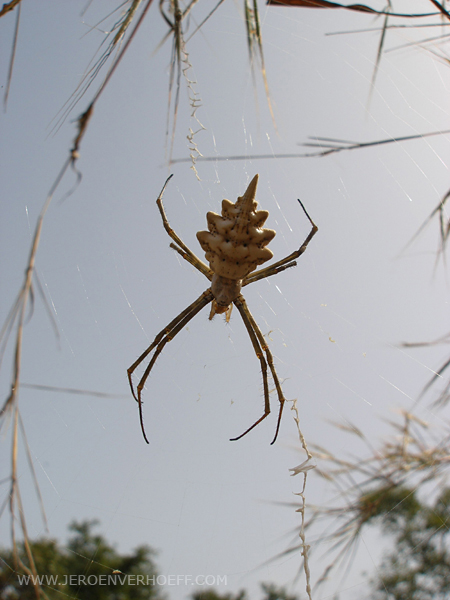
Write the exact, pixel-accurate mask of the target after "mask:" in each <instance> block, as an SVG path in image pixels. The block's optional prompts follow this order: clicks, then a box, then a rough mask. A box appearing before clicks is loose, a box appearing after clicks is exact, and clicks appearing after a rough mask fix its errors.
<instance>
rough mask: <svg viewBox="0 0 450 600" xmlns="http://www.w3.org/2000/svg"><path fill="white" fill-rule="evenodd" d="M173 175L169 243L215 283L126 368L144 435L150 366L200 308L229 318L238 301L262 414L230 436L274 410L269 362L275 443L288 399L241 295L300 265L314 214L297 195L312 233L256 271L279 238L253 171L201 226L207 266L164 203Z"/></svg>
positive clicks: (314, 227)
mask: <svg viewBox="0 0 450 600" xmlns="http://www.w3.org/2000/svg"><path fill="white" fill-rule="evenodd" d="M171 177H172V175H171V176H170V177H169V178H168V179H167V181H166V183H165V184H164V187H163V189H162V190H161V193H160V195H159V197H158V199H157V201H156V203H157V205H158V208H159V211H160V214H161V217H162V220H163V225H164V228H165V230H166V231H167V233H168V235H169V236H170V237H171V238H172V240H173V241H174V242H175V243H171V244H170V246H171V248H173V249H174V250H176V251H177V252H178V253H179V254H180V255H181V256H182V257H183V258H184V259H185V260H187V261H188V262H189V263H190V264H191V265H193V266H194V267H195V268H196V269H198V270H199V271H200V272H201V273H203V275H205V277H206V278H207V279H209V281H210V282H211V287H210V288H208V289H207V290H206V291H205V292H203V294H202V295H201V296H200V297H199V298H197V300H195V301H194V302H193V303H192V304H191V305H189V306H188V307H187V308H186V309H185V310H184V311H183V312H181V313H180V314H179V315H178V316H177V317H176V318H175V319H174V320H173V321H172V322H171V323H169V325H167V327H166V328H165V329H163V330H162V331H161V332H160V333H159V334H158V335H157V336H156V337H155V339H154V341H153V343H152V344H151V345H150V346H149V347H148V348H147V350H145V351H144V352H143V353H142V354H141V356H140V357H139V358H138V359H137V360H136V361H135V362H134V363H133V364H132V365H131V367H130V368H129V369H128V380H129V383H130V387H131V391H132V394H133V397H134V398H135V400H136V401H137V402H138V404H139V417H140V422H141V429H142V433H143V436H144V439H145V441H146V442H147V443H149V442H148V439H147V436H146V434H145V429H144V422H143V414H142V400H141V394H142V390H143V388H144V385H145V382H146V380H147V378H148V376H149V374H150V371H151V370H152V368H153V365H154V364H155V362H156V359H157V357H158V356H159V354H160V353H161V352H162V350H163V348H164V346H165V345H166V343H167V342H170V341H171V340H172V339H173V338H174V337H175V336H176V335H177V333H179V332H180V331H181V330H182V329H183V328H184V327H185V325H186V324H187V323H188V322H189V321H190V320H191V319H192V318H193V317H194V316H195V315H196V314H197V313H198V312H200V310H202V308H204V307H205V306H206V305H207V304H209V303H210V302H211V303H212V306H211V312H210V315H209V318H210V319H212V318H213V317H214V315H215V314H223V313H225V314H226V320H227V321H229V320H230V315H231V309H232V307H233V304H234V306H236V308H237V309H238V311H239V313H240V315H241V317H242V320H243V322H244V325H245V327H246V329H247V332H248V334H249V336H250V340H251V342H252V345H253V349H254V351H255V354H256V356H257V358H258V359H259V361H260V364H261V371H262V377H263V388H264V414H263V415H262V417H260V418H259V419H258V420H257V421H256V422H255V423H254V424H253V425H252V426H251V427H249V428H248V429H247V430H246V431H244V433H243V434H241V435H239V436H238V437H236V438H232V441H235V440H238V439H240V438H241V437H243V436H244V435H246V434H247V433H248V432H249V431H251V430H252V429H253V428H254V427H256V426H257V425H258V424H259V423H261V421H262V420H263V419H265V418H266V417H267V416H268V415H269V413H270V401H269V385H268V380H267V364H268V365H269V368H270V371H271V374H272V379H273V381H274V384H275V388H276V391H277V395H278V400H279V403H280V408H279V413H278V420H277V426H276V430H275V436H274V438H273V440H272V442H271V443H272V444H273V443H274V442H275V440H276V439H277V436H278V430H279V427H280V422H281V415H282V412H283V406H284V403H285V398H284V396H283V392H282V390H281V385H280V382H279V380H278V376H277V373H276V370H275V366H274V363H273V357H272V354H271V352H270V350H269V348H268V346H267V344H266V342H265V339H264V336H263V334H262V333H261V330H260V329H259V327H258V325H257V323H256V321H255V319H254V318H253V316H252V314H251V312H250V311H249V309H248V307H247V303H246V302H245V299H244V297H243V296H242V294H241V289H242V288H243V287H244V286H246V285H248V284H250V283H254V282H255V281H258V280H260V279H264V278H266V277H270V276H271V275H276V274H277V273H280V272H281V271H284V270H285V269H287V268H289V267H294V266H295V265H296V264H297V263H296V261H295V259H296V258H298V257H299V256H301V254H303V252H304V251H305V250H306V247H307V246H308V244H309V242H310V241H311V239H312V238H313V236H314V235H315V234H316V232H317V226H316V225H315V224H314V222H313V221H312V219H311V217H310V216H309V215H308V213H307V212H306V210H305V207H304V206H303V204H302V203H301V202H300V200H299V202H300V204H301V206H302V208H303V210H304V212H305V214H306V216H307V217H308V219H309V221H310V223H311V231H310V233H309V235H308V236H307V238H306V239H305V241H304V242H303V244H302V245H301V246H300V248H299V249H298V250H295V251H294V252H292V253H291V254H290V255H289V256H287V257H286V258H284V259H282V260H280V261H278V262H276V263H275V264H273V265H271V266H269V267H266V268H264V269H260V270H257V271H256V272H254V271H255V269H257V267H258V266H260V265H262V264H263V263H265V262H266V261H268V260H270V259H271V258H272V256H273V253H272V251H271V250H269V248H266V246H267V244H269V242H270V241H271V240H272V239H273V238H274V237H275V231H274V230H273V229H265V228H263V225H264V223H265V222H266V220H267V217H268V216H269V213H268V212H267V211H265V210H257V206H258V203H257V202H256V200H255V196H256V188H257V185H258V175H255V177H254V178H253V179H252V181H251V182H250V184H249V186H248V188H247V190H246V192H245V193H244V195H243V196H240V197H238V199H237V201H236V202H235V203H233V202H230V201H229V200H223V202H222V214H221V215H218V214H216V213H214V212H208V213H207V215H206V220H207V224H208V231H199V232H198V233H197V239H198V241H199V243H200V245H201V247H202V248H203V250H204V251H205V256H206V260H207V261H208V262H209V265H210V267H209V268H208V267H207V265H206V264H205V263H203V262H202V261H201V260H200V259H199V258H198V257H197V256H196V255H195V254H194V253H193V252H192V251H191V250H190V249H189V248H188V247H187V246H186V245H185V244H184V243H183V242H182V241H181V239H180V238H179V237H178V236H177V234H176V233H175V232H174V231H173V230H172V229H171V227H170V225H169V222H168V220H167V217H166V214H165V212H164V207H163V204H162V196H163V193H164V190H165V188H166V186H167V183H168V181H169V179H170V178H171ZM153 350H154V354H153V356H152V357H151V359H150V362H149V364H148V366H147V368H146V369H145V371H144V374H143V376H142V378H141V380H140V381H139V384H138V385H137V389H136V391H137V393H136V392H135V390H134V387H133V382H132V374H133V372H134V371H135V369H136V368H137V367H138V366H139V365H140V364H141V363H142V362H143V361H144V360H145V358H146V357H147V356H148V355H149V354H150V353H151V352H152V351H153ZM264 355H265V356H264ZM266 359H267V360H266Z"/></svg>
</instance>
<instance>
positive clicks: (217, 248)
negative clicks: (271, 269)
mask: <svg viewBox="0 0 450 600" xmlns="http://www.w3.org/2000/svg"><path fill="white" fill-rule="evenodd" d="M257 185H258V175H255V176H254V177H253V179H252V181H251V182H250V184H249V186H248V188H247V190H246V192H245V194H244V195H243V196H240V197H239V198H238V199H237V202H236V203H234V204H233V202H230V201H229V200H223V202H222V215H218V214H216V213H213V212H209V213H207V215H206V220H207V223H208V230H209V231H199V232H198V233H197V239H198V241H199V242H200V245H201V247H202V248H203V250H204V251H205V255H206V260H207V261H209V264H210V267H211V269H212V271H214V273H216V274H217V275H220V276H221V277H226V278H228V279H243V278H244V277H245V276H246V275H248V274H249V273H251V272H252V271H254V270H255V269H256V268H257V267H258V266H259V265H262V264H263V263H265V262H266V261H268V260H270V259H271V258H272V256H273V252H272V251H271V250H269V248H266V246H267V244H268V243H269V242H270V241H271V240H272V239H273V238H274V237H275V231H274V230H273V229H264V228H263V227H262V226H263V225H264V223H265V222H266V219H267V217H268V216H269V213H268V212H267V211H266V210H256V208H257V206H258V203H257V202H256V200H255V196H256V187H257Z"/></svg>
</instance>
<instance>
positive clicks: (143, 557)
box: [0, 521, 163, 600]
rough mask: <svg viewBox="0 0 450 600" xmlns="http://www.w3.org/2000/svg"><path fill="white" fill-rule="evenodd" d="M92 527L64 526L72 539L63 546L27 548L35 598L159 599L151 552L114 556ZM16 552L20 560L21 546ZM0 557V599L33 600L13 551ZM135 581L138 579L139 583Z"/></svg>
mask: <svg viewBox="0 0 450 600" xmlns="http://www.w3.org/2000/svg"><path fill="white" fill-rule="evenodd" d="M96 524H97V521H84V522H82V523H76V522H73V523H72V524H71V525H70V526H69V529H70V530H71V531H72V536H71V537H70V538H69V541H68V544H67V546H66V547H62V546H61V545H60V544H59V543H58V542H57V541H56V540H54V539H48V538H41V539H39V540H37V541H35V542H32V543H31V544H30V546H31V551H32V553H33V558H34V562H35V567H36V571H37V573H38V575H39V577H40V584H39V587H40V589H41V595H42V596H44V597H48V598H50V599H51V600H53V599H55V600H56V599H58V600H61V598H64V597H67V598H83V600H140V599H144V598H145V599H146V600H162V598H163V595H162V593H161V591H160V588H158V586H157V585H156V577H157V575H158V573H157V569H156V565H155V563H154V560H153V558H154V555H155V552H154V550H152V549H151V548H150V547H149V546H139V547H138V548H136V549H135V550H134V551H133V552H132V553H131V554H119V552H118V551H117V550H116V549H115V548H114V547H113V546H112V545H111V544H110V543H109V542H108V541H107V540H106V539H105V538H104V537H103V536H102V535H99V534H94V533H93V528H94V526H95V525H96ZM18 551H19V558H21V559H22V560H23V561H24V560H25V554H26V550H25V548H24V544H19V548H18ZM1 556H2V561H1V563H0V599H1V600H19V599H20V600H35V598H36V588H35V586H34V585H33V583H32V582H31V580H30V579H28V584H25V583H24V582H25V581H26V579H21V578H22V574H21V573H20V572H18V571H17V570H16V566H15V564H16V561H15V557H14V553H13V551H12V550H6V551H5V550H3V551H2V552H1ZM102 576H103V577H102ZM108 576H109V577H108ZM133 576H134V577H133ZM137 576H143V579H141V580H140V583H139V582H138V579H137ZM147 578H148V579H147ZM21 581H22V584H21ZM83 582H85V583H83ZM142 582H144V583H142ZM147 582H150V583H147Z"/></svg>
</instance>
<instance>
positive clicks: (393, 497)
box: [374, 488, 450, 600]
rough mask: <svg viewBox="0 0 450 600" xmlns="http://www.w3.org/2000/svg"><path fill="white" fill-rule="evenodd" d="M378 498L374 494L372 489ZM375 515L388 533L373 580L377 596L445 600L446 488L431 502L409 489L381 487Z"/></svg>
mask: <svg viewBox="0 0 450 600" xmlns="http://www.w3.org/2000/svg"><path fill="white" fill-rule="evenodd" d="M378 499H380V494H379V492H378ZM378 514H379V516H381V517H382V527H383V529H384V531H386V532H387V533H389V534H391V535H394V537H395V546H394V551H393V552H392V553H391V554H389V555H388V556H387V557H386V558H385V559H384V561H383V562H382V564H381V568H380V570H379V575H378V578H377V580H375V581H374V586H375V588H376V590H377V591H376V592H375V595H374V598H376V599H377V600H381V599H383V600H446V599H448V598H449V597H450V551H449V547H448V534H449V531H450V488H445V489H444V490H443V491H442V493H441V494H440V495H439V497H438V498H437V500H436V501H435V502H434V504H433V505H431V506H428V505H426V504H425V503H421V502H420V501H419V500H418V499H417V496H416V492H415V491H414V490H408V489H407V488H394V489H393V490H392V491H387V490H385V491H384V493H383V494H382V500H381V502H380V503H379V508H378Z"/></svg>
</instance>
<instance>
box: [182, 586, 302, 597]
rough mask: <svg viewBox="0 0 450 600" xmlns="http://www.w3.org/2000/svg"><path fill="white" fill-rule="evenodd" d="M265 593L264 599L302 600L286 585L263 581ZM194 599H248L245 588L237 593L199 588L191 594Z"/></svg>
mask: <svg viewBox="0 0 450 600" xmlns="http://www.w3.org/2000/svg"><path fill="white" fill-rule="evenodd" d="M261 588H262V591H263V593H264V595H263V597H262V600H300V598H299V597H298V596H295V595H291V594H289V593H288V592H287V591H286V590H285V589H284V587H278V586H276V585H274V584H273V583H262V584H261ZM191 598H192V600H248V595H247V592H246V591H245V590H241V591H240V592H238V593H237V594H231V593H228V594H219V593H218V592H217V591H216V590H215V589H214V588H208V589H206V590H198V591H196V592H194V593H193V594H192V595H191Z"/></svg>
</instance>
